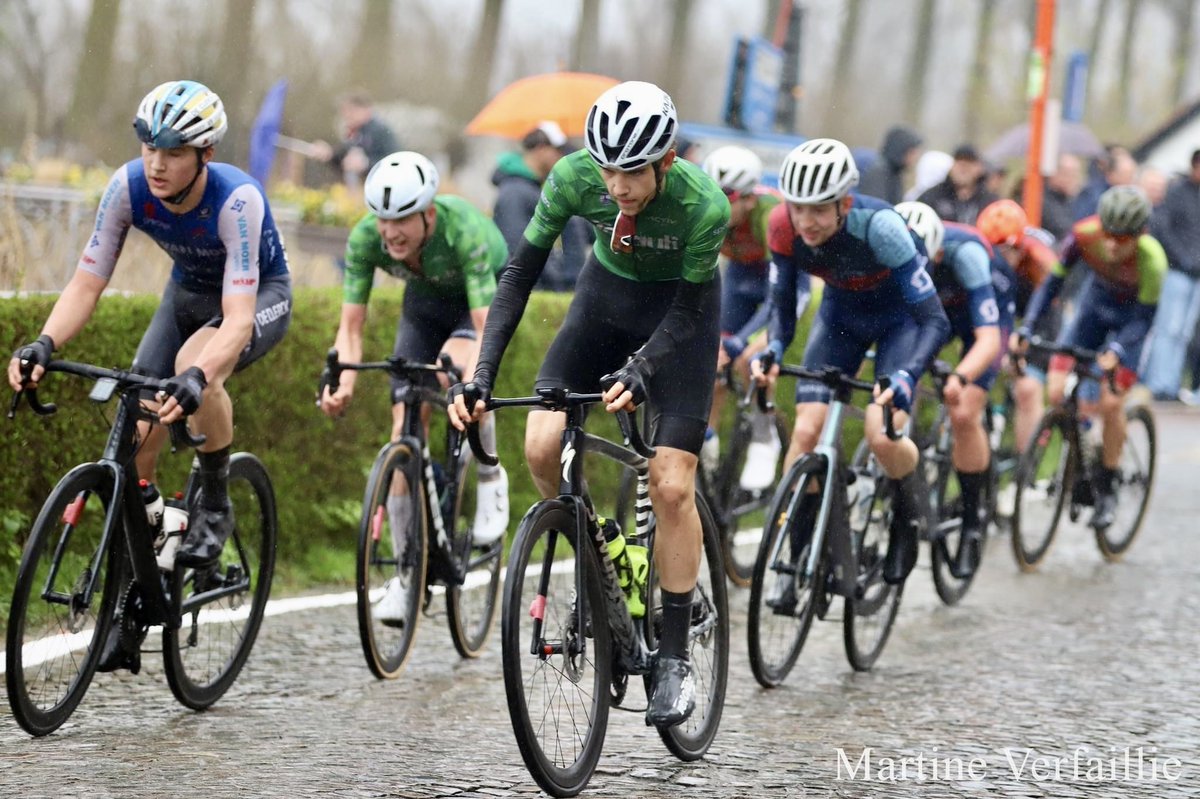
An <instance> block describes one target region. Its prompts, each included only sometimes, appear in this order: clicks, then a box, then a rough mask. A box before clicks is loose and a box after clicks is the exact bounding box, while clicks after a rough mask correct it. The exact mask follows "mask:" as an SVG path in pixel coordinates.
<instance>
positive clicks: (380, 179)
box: [363, 150, 438, 219]
mask: <svg viewBox="0 0 1200 799" xmlns="http://www.w3.org/2000/svg"><path fill="white" fill-rule="evenodd" d="M437 190H438V171H437V167H435V166H434V165H433V162H432V161H430V160H429V159H428V158H426V157H425V156H423V155H421V154H420V153H414V152H411V151H409V150H402V151H400V152H398V153H392V154H391V155H388V156H385V157H384V158H382V159H380V161H379V163H377V164H375V166H373V167H371V171H370V172H368V173H367V179H366V180H365V181H364V182H363V198H364V199H365V200H366V201H367V208H369V209H371V213H373V214H375V216H377V217H379V218H380V219H400V218H401V217H405V216H408V215H409V214H415V213H417V212H418V211H424V210H425V209H426V208H428V207H429V206H430V205H432V204H433V197H434V195H436V194H437Z"/></svg>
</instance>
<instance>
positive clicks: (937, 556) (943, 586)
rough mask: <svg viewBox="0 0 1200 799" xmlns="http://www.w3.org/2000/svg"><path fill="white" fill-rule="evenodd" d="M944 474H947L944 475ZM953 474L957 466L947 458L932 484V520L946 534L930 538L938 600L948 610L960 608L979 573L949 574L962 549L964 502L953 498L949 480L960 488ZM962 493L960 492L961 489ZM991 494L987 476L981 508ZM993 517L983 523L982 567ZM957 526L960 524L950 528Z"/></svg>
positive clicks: (957, 497)
mask: <svg viewBox="0 0 1200 799" xmlns="http://www.w3.org/2000/svg"><path fill="white" fill-rule="evenodd" d="M943 470H945V471H946V472H947V473H946V474H941V473H940V472H942V471H943ZM952 473H954V466H953V464H952V463H951V462H950V459H949V458H947V459H946V460H945V461H944V462H943V463H941V464H940V465H939V474H938V476H937V481H936V482H935V483H933V489H934V501H933V512H934V515H933V519H934V521H935V523H937V524H938V526H939V528H940V529H941V530H942V531H943V532H942V534H941V535H937V536H932V537H931V538H930V541H929V544H930V553H929V554H930V563H931V571H932V573H933V587H934V590H935V591H936V592H937V595H938V598H939V599H941V600H942V603H943V604H945V605H947V606H951V607H952V606H954V605H957V604H958V603H959V602H960V601H961V600H962V598H963V597H964V596H966V595H967V591H969V590H970V589H971V584H972V583H974V582H975V574H976V573H977V572H978V567H976V569H975V570H973V571H972V572H971V573H970V574H969V575H967V576H966V577H955V576H954V574H953V572H951V571H950V564H951V563H952V562H953V560H954V556H955V553H956V552H957V551H958V547H960V546H962V500H961V498H960V497H959V496H955V497H953V498H951V496H950V494H951V490H950V478H951V476H953V477H954V485H955V486H956V487H957V486H958V476H957V474H952ZM959 490H961V489H959ZM990 493H991V476H990V475H989V476H988V482H987V483H986V484H985V486H984V495H983V496H982V497H980V499H981V500H982V501H981V503H980V504H981V505H982V506H983V507H985V508H986V507H988V503H990V501H991V500H990V497H989V495H990ZM990 518H991V517H990V516H989V517H988V520H987V521H984V523H983V529H984V531H985V535H984V538H983V540H982V541H980V563H982V562H983V551H984V549H985V548H986V547H987V535H986V530H987V527H988V524H989V522H990ZM951 522H957V524H948V523H951Z"/></svg>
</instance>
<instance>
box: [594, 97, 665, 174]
mask: <svg viewBox="0 0 1200 799" xmlns="http://www.w3.org/2000/svg"><path fill="white" fill-rule="evenodd" d="M678 126H679V120H678V118H677V117H676V115H675V103H673V102H671V97H670V96H669V95H668V94H667V93H666V92H664V91H663V90H662V89H660V88H658V87H657V86H655V85H654V84H653V83H644V82H642V81H637V80H631V81H626V82H625V83H618V84H617V85H616V86H613V87H612V88H611V89H609V90H608V91H606V92H604V94H602V95H600V97H599V98H598V99H597V100H596V103H595V104H594V105H593V106H592V110H591V111H589V112H588V118H587V131H586V134H585V135H584V142H585V143H586V144H587V149H588V152H589V153H591V154H592V158H593V159H595V161H596V163H597V164H599V165H600V166H602V167H606V168H608V169H617V170H620V171H621V172H632V171H634V170H636V169H641V168H642V167H644V166H645V165H646V164H651V163H654V162H655V161H658V160H659V159H660V158H662V157H663V156H664V155H666V154H667V151H668V150H670V149H671V145H672V144H674V143H675V132H676V128H677V127H678Z"/></svg>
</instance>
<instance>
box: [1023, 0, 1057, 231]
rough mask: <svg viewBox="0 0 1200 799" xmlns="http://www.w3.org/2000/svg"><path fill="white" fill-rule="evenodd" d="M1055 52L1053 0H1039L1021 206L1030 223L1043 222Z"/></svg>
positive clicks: (1030, 77) (1031, 61) (1031, 62)
mask: <svg viewBox="0 0 1200 799" xmlns="http://www.w3.org/2000/svg"><path fill="white" fill-rule="evenodd" d="M1053 55H1054V0H1038V5H1037V29H1036V31H1035V32H1034V38H1033V52H1032V53H1030V58H1029V85H1028V87H1027V94H1028V96H1029V153H1028V157H1027V159H1026V162H1025V193H1024V196H1023V197H1022V203H1021V204H1022V205H1023V206H1025V214H1026V215H1027V216H1028V217H1029V224H1031V225H1034V226H1037V225H1040V224H1041V223H1042V132H1043V130H1044V129H1045V127H1046V96H1047V95H1048V94H1049V91H1050V65H1051V63H1052V59H1053Z"/></svg>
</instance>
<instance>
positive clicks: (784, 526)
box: [746, 457, 826, 688]
mask: <svg viewBox="0 0 1200 799" xmlns="http://www.w3.org/2000/svg"><path fill="white" fill-rule="evenodd" d="M810 481H816V483H817V486H818V491H817V496H821V495H822V494H823V493H824V491H825V463H824V461H823V460H821V459H820V458H816V457H802V458H800V459H798V460H797V461H796V462H795V463H793V464H792V466H791V467H790V468H789V469H788V472H787V474H785V475H784V477H783V479H782V480H781V481H780V482H779V485H778V486H777V487H776V489H775V495H774V497H773V498H772V500H771V507H770V509H769V511H768V514H767V524H766V530H765V531H764V533H763V537H762V541H761V543H760V544H759V547H758V556H757V558H755V562H754V576H753V578H752V580H751V582H750V608H749V614H748V618H747V623H746V634H747V639H746V640H747V645H748V648H749V653H750V670H751V671H752V672H753V673H754V679H756V680H757V681H758V684H759V685H761V686H763V687H764V688H774V687H776V686H778V685H779V684H781V683H782V682H783V681H784V679H786V678H787V675H788V674H789V673H790V672H791V670H792V667H793V666H794V665H795V664H796V659H797V658H798V657H799V656H800V650H801V649H802V648H803V647H804V642H805V640H806V639H807V637H808V632H809V629H810V628H811V626H812V621H813V616H814V613H815V611H816V606H817V603H818V601H820V600H821V595H822V594H823V593H824V591H825V574H826V555H825V553H824V552H822V553H821V556H820V558H819V559H818V561H817V571H816V574H814V575H813V582H812V584H811V585H808V586H797V589H796V592H797V599H796V605H795V610H793V611H792V612H791V613H777V612H776V610H775V609H774V608H771V607H769V606H767V604H766V599H767V597H766V594H767V592H768V590H774V587H775V585H776V582H775V581H776V580H781V579H789V578H788V577H787V572H782V571H780V568H781V565H782V564H791V565H792V567H793V568H795V566H796V565H798V564H800V563H803V562H804V560H805V559H806V558H807V557H808V551H809V546H810V542H811V541H812V530H810V531H809V532H808V534H807V535H805V534H804V533H803V532H802V531H801V532H795V531H793V530H792V528H791V526H790V525H789V524H788V522H789V519H787V518H786V515H787V510H788V507H789V505H790V503H791V500H792V497H793V495H795V494H797V493H799V492H805V491H807V487H808V486H809V485H810ZM796 546H799V547H800V551H799V552H794V551H792V550H793V548H794V547H796ZM777 552H778V557H777V556H776V553H777ZM772 577H773V578H774V579H773V580H771V585H770V586H768V580H769V579H770V578H772ZM772 652H777V653H778V655H777V656H776V657H771V654H770V653H772Z"/></svg>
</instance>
